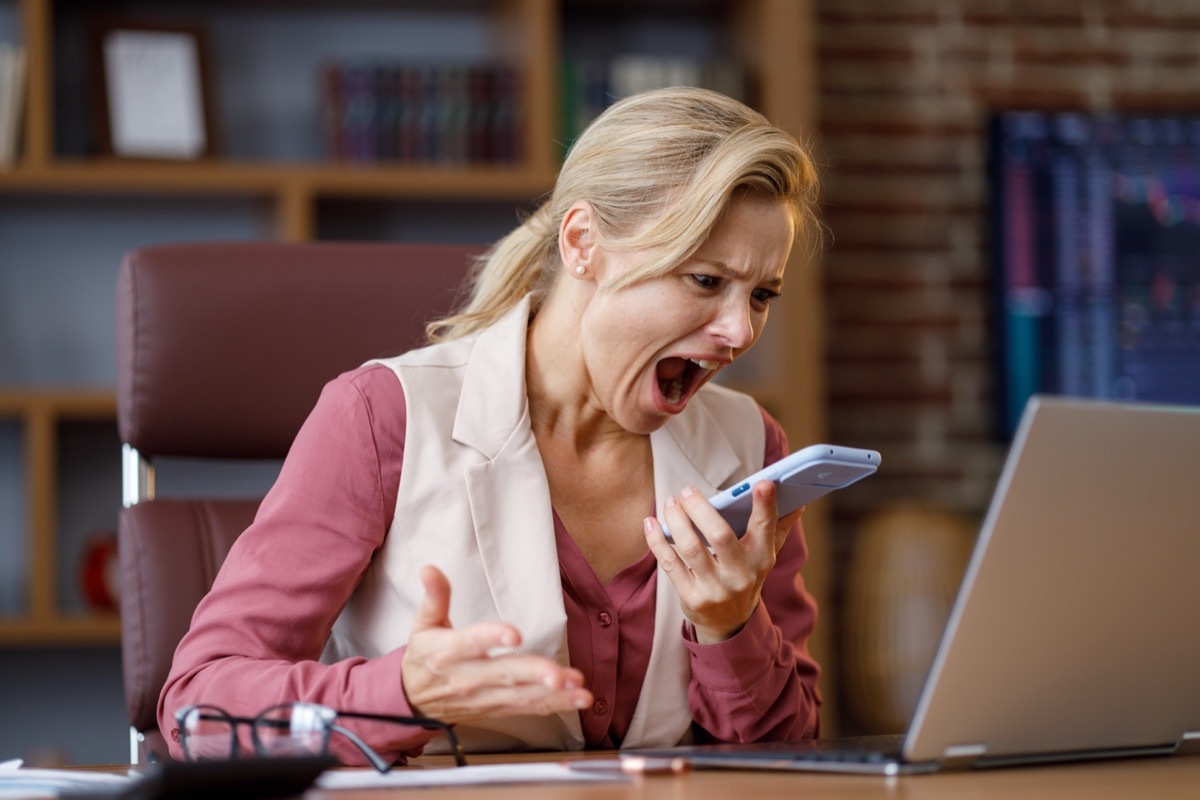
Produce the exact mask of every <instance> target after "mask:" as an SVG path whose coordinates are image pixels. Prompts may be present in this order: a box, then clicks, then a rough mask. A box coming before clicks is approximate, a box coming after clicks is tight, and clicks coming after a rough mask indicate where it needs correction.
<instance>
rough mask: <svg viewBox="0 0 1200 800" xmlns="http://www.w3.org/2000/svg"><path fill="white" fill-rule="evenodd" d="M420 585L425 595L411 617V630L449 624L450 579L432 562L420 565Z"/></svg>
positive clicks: (444, 626)
mask: <svg viewBox="0 0 1200 800" xmlns="http://www.w3.org/2000/svg"><path fill="white" fill-rule="evenodd" d="M421 586H422V587H423V588H424V589H425V597H424V599H423V600H422V601H421V607H420V608H418V609H417V614H416V617H415V618H414V619H413V631H414V632H415V631H420V630H425V629H427V628H449V627H451V626H450V581H449V580H447V578H446V576H445V575H444V574H443V573H442V571H441V570H440V569H438V568H437V567H435V566H433V565H432V564H426V565H425V566H423V567H421Z"/></svg>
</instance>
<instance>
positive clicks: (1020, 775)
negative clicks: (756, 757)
mask: <svg viewBox="0 0 1200 800" xmlns="http://www.w3.org/2000/svg"><path fill="white" fill-rule="evenodd" d="M481 762H482V759H479V758H473V759H472V763H481ZM404 791H405V793H406V794H408V795H409V796H411V795H412V794H413V792H414V791H419V792H420V793H421V794H422V797H424V798H427V800H460V799H462V800H465V799H466V798H470V800H718V799H720V800H725V799H726V798H735V799H736V800H776V798H778V800H784V798H786V799H787V800H823V799H824V798H836V800H860V799H861V800H875V798H903V800H951V799H952V800H962V798H968V799H969V800H991V799H992V798H1004V800H1009V798H1020V800H1039V799H1040V798H1053V800H1065V799H1067V798H1070V800H1075V799H1076V798H1078V799H1079V800H1084V798H1086V800H1107V798H1113V799H1114V800H1115V799H1116V798H1120V799H1121V800H1128V798H1148V800H1184V799H1185V798H1186V800H1197V798H1200V756H1177V757H1174V758H1143V759H1126V760H1120V761H1103V762H1096V763H1091V764H1059V765H1054V766H1042V767H1024V768H1011V769H995V770H983V771H979V772H956V773H945V774H939V775H914V776H908V777H901V778H883V777H874V776H843V775H824V774H815V773H798V772H796V773H782V772H747V771H733V770H703V771H695V772H691V773H688V774H685V775H679V776H675V775H670V776H668V775H648V776H638V777H636V778H634V780H633V781H632V782H630V783H623V784H577V783H575V784H546V785H534V786H529V785H525V786H489V787H480V786H464V787H455V788H437V789H419V790H404ZM395 794H396V793H395V792H392V791H389V790H384V789H371V790H365V791H355V792H351V791H338V792H322V791H313V792H309V793H308V794H307V795H305V797H306V800H395Z"/></svg>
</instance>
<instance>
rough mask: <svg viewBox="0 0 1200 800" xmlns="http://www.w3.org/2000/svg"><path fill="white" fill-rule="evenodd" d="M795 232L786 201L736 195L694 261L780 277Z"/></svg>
mask: <svg viewBox="0 0 1200 800" xmlns="http://www.w3.org/2000/svg"><path fill="white" fill-rule="evenodd" d="M794 236H795V224H794V220H793V218H792V215H791V214H790V213H789V211H788V208H787V205H786V204H785V203H782V202H780V201H776V200H768V199H764V198H758V197H753V196H744V197H735V198H734V199H733V200H731V201H730V203H729V206H728V207H727V208H726V209H725V212H724V213H723V214H722V215H721V218H720V219H719V220H718V221H717V224H716V225H714V226H713V229H712V231H710V232H709V235H708V238H707V239H705V240H704V242H703V243H702V244H701V245H700V247H699V248H698V249H697V250H696V253H695V255H694V256H693V259H692V261H693V262H703V263H707V264H709V265H711V266H713V267H715V268H718V269H720V270H722V271H724V272H728V273H730V274H734V275H739V276H745V277H748V278H749V277H754V278H757V279H760V280H766V279H772V278H774V279H781V278H782V275H783V270H784V268H785V267H786V266H787V259H788V254H789V253H790V252H791V249H792V240H793V238H794Z"/></svg>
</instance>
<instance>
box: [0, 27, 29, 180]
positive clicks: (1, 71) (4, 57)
mask: <svg viewBox="0 0 1200 800" xmlns="http://www.w3.org/2000/svg"><path fill="white" fill-rule="evenodd" d="M24 107H25V50H24V48H22V47H20V46H18V45H13V44H6V43H3V42H0V167H11V166H12V165H13V164H14V163H16V160H17V145H18V142H19V140H20V130H21V112H22V110H23V109H24Z"/></svg>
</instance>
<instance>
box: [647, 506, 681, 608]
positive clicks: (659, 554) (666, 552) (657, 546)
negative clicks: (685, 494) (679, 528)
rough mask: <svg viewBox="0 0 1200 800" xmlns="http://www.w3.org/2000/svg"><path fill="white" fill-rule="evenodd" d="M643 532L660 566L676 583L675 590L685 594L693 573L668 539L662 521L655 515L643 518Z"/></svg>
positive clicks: (672, 581)
mask: <svg viewBox="0 0 1200 800" xmlns="http://www.w3.org/2000/svg"><path fill="white" fill-rule="evenodd" d="M672 525H674V523H672ZM642 532H643V533H644V534H645V535H646V546H647V547H649V548H650V552H651V553H653V554H654V558H655V560H656V561H658V566H659V568H660V569H662V571H663V572H665V573H667V577H668V578H670V579H671V583H673V584H674V585H675V590H676V591H677V592H679V593H681V594H683V593H684V590H685V588H686V587H687V585H688V584H689V582H690V581H691V580H692V573H691V570H689V569H688V567H687V564H685V563H683V559H682V558H680V557H679V554H678V553H677V552H675V548H674V547H672V546H671V543H670V542H669V541H667V536H666V534H665V533H664V532H663V528H662V523H660V522H659V521H658V519H657V518H655V517H646V518H645V519H644V520H642Z"/></svg>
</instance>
